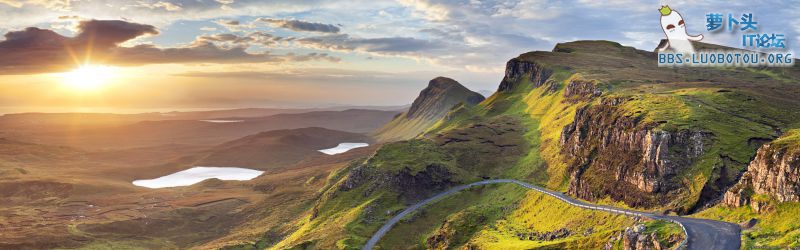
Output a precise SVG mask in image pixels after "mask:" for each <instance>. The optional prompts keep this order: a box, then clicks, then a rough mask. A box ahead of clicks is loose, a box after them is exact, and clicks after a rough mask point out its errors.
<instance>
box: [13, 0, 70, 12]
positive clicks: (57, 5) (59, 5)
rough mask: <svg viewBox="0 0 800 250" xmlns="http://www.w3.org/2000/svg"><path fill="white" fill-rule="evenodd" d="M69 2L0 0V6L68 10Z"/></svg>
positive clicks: (53, 0)
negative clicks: (31, 6) (32, 6)
mask: <svg viewBox="0 0 800 250" xmlns="http://www.w3.org/2000/svg"><path fill="white" fill-rule="evenodd" d="M71 3H72V1H71V0H0V4H6V5H8V6H11V7H14V8H22V7H24V6H26V5H34V6H41V7H45V8H47V9H51V10H63V11H66V10H69V9H70V6H71Z"/></svg>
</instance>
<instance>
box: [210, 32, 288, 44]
mask: <svg viewBox="0 0 800 250" xmlns="http://www.w3.org/2000/svg"><path fill="white" fill-rule="evenodd" d="M294 39H295V38H294V37H281V36H275V35H272V34H269V33H265V32H261V31H256V32H251V33H249V34H247V35H241V36H240V35H235V34H230V33H225V34H214V35H202V36H199V37H197V39H196V40H195V42H216V43H224V44H232V45H236V46H250V45H260V46H272V45H275V44H277V43H279V42H284V41H285V42H289V41H293V40H294Z"/></svg>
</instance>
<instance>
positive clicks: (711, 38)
mask: <svg viewBox="0 0 800 250" xmlns="http://www.w3.org/2000/svg"><path fill="white" fill-rule="evenodd" d="M727 2H728V1H718V2H712V3H694V1H659V2H650V3H644V1H634V0H630V1H626V0H617V1H594V0H591V1H586V0H575V1H533V0H515V1H499V0H497V1H488V0H484V1H482V0H463V1H434V0H429V1H426V0H399V1H382V0H353V1H314V0H278V1H256V0H139V1H135V0H134V1H113V0H105V1H102V0H80V1H78V0H72V1H70V0H58V1H48V0H0V16H2V17H3V21H2V22H0V33H3V34H5V38H0V113H8V112H21V111H53V110H57V111H65V110H93V109H96V110H113V109H117V110H139V109H141V110H146V109H188V108H233V107H309V106H333V105H402V104H408V103H410V102H411V101H412V100H413V98H414V97H415V96H416V95H417V93H418V92H419V91H420V90H421V89H422V88H423V87H424V86H425V85H426V84H427V81H428V80H430V79H431V78H433V77H436V76H439V75H443V76H448V77H452V78H454V79H456V80H458V81H459V82H461V83H463V84H464V85H466V86H467V87H469V88H471V89H473V90H476V91H478V90H495V89H496V87H497V84H498V83H499V81H500V80H501V79H502V75H503V69H504V66H505V62H506V61H507V60H508V59H510V58H512V57H514V56H516V55H518V54H521V53H524V52H527V51H532V50H550V49H552V47H553V46H554V45H555V44H556V43H558V42H565V41H573V40H613V41H617V42H620V43H622V44H624V45H628V46H634V47H637V48H639V49H643V50H649V51H652V50H653V49H654V48H655V46H656V44H657V43H658V41H659V40H660V39H662V38H663V36H664V35H663V33H662V31H661V29H660V26H659V12H658V8H659V7H660V6H661V5H664V4H669V5H670V7H672V8H673V9H674V10H677V11H679V12H680V13H681V14H682V16H683V17H684V19H686V23H687V30H688V31H689V33H690V34H704V35H705V37H706V39H705V40H704V42H711V43H717V44H725V45H729V46H734V47H741V44H740V43H741V38H740V37H741V33H733V32H717V33H709V32H707V31H706V29H705V25H706V20H705V14H707V13H712V12H713V13H723V14H726V15H727V13H732V14H734V16H740V15H741V14H742V13H753V16H754V17H755V20H756V21H758V22H759V24H758V25H759V30H758V33H782V34H785V35H786V39H787V41H786V43H787V45H788V46H789V48H790V49H791V48H793V47H794V46H795V44H800V35H799V34H800V23H799V22H797V15H798V13H800V3H798V2H797V1H763V3H758V1H746V2H742V3H739V4H737V3H734V4H731V3H727ZM654 63H655V62H654ZM81 65H83V67H84V68H83V69H82V70H77V71H76V69H79V68H81Z"/></svg>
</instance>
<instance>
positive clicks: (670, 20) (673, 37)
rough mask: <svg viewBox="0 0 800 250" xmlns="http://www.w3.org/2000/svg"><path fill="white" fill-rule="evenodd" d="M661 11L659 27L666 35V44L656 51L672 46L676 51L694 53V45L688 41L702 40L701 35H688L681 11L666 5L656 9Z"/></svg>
mask: <svg viewBox="0 0 800 250" xmlns="http://www.w3.org/2000/svg"><path fill="white" fill-rule="evenodd" d="M658 11H659V12H661V29H662V30H663V31H664V34H665V35H667V44H666V45H664V47H661V48H658V51H659V52H661V51H665V50H667V48H672V49H673V50H675V51H676V52H678V53H681V54H686V53H694V47H693V46H692V43H691V42H690V41H700V40H703V35H702V34H700V35H697V36H690V35H689V34H687V33H686V24H685V23H684V22H683V17H682V16H681V13H678V12H677V11H674V10H672V9H670V8H669V5H667V6H663V5H662V6H661V9H658Z"/></svg>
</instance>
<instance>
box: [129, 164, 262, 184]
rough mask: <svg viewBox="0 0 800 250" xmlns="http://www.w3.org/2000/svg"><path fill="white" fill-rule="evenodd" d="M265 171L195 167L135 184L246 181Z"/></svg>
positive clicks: (136, 181)
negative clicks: (217, 180) (218, 180)
mask: <svg viewBox="0 0 800 250" xmlns="http://www.w3.org/2000/svg"><path fill="white" fill-rule="evenodd" d="M262 173H264V171H258V170H253V169H247V168H233V167H193V168H190V169H187V170H183V171H180V172H176V173H173V174H170V175H165V176H162V177H158V178H155V179H150V180H135V181H133V185H136V186H140V187H147V188H165V187H180V186H189V185H192V184H195V183H198V182H201V181H203V180H206V179H212V178H217V179H220V180H226V181H246V180H250V179H253V178H256V177H258V176H259V175H261V174H262Z"/></svg>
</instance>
